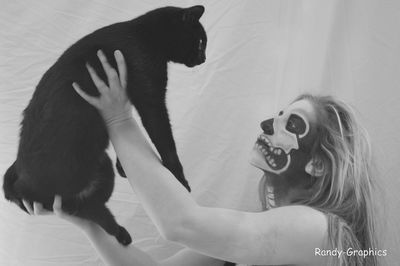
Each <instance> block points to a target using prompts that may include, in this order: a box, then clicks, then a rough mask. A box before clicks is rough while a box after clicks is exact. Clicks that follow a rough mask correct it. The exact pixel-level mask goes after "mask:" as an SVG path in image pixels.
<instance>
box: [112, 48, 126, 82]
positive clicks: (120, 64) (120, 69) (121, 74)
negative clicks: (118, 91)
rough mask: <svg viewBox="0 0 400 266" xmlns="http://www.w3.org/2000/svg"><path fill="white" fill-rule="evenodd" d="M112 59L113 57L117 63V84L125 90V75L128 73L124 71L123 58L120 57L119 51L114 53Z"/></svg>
mask: <svg viewBox="0 0 400 266" xmlns="http://www.w3.org/2000/svg"><path fill="white" fill-rule="evenodd" d="M114 57H115V61H117V66H118V73H119V82H120V83H121V86H122V88H123V89H126V84H127V81H128V74H127V72H128V71H127V69H126V62H125V58H124V56H123V55H122V53H121V51H120V50H117V51H115V52H114Z"/></svg>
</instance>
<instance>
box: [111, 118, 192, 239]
mask: <svg viewBox="0 0 400 266" xmlns="http://www.w3.org/2000/svg"><path fill="white" fill-rule="evenodd" d="M109 135H110V139H111V142H112V144H113V146H114V149H115V150H116V152H117V154H118V158H119V159H120V161H121V163H122V166H123V168H124V171H125V172H126V173H127V177H128V180H129V182H130V183H131V186H132V188H133V189H134V190H135V192H136V194H137V195H138V197H139V198H140V200H141V203H142V204H143V205H144V207H145V209H146V211H147V213H148V215H149V216H150V217H151V219H152V221H153V222H154V223H155V225H156V226H157V228H158V230H159V231H160V233H161V234H163V235H164V237H166V238H168V239H172V238H174V236H175V234H176V233H177V232H176V230H179V229H180V226H179V225H180V224H181V223H182V221H183V220H184V219H186V218H187V215H190V213H191V212H192V211H195V208H196V207H198V205H197V204H196V203H195V201H194V200H193V199H192V197H191V196H190V194H189V193H188V192H187V190H186V189H185V188H184V187H183V186H182V185H181V184H180V183H179V182H178V181H177V180H176V178H175V177H174V176H173V175H172V173H171V172H170V171H169V170H168V169H167V168H165V167H164V166H163V165H162V164H161V162H160V159H159V158H158V156H157V155H156V154H155V152H154V151H153V149H152V148H151V146H150V145H149V143H148V142H147V140H146V138H145V136H144V135H143V133H142V131H141V129H140V128H139V126H138V125H137V123H136V121H135V120H134V119H130V120H125V121H122V122H121V123H117V124H113V125H111V126H109Z"/></svg>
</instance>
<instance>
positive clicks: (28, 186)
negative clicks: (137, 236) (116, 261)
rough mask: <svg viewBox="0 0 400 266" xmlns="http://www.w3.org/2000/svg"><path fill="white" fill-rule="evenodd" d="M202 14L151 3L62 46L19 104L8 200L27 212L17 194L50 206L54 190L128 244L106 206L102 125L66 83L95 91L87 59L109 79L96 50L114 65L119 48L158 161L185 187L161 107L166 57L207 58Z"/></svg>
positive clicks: (108, 171) (108, 167)
mask: <svg viewBox="0 0 400 266" xmlns="http://www.w3.org/2000/svg"><path fill="white" fill-rule="evenodd" d="M203 12H204V7H203V6H193V7H190V8H177V7H165V8H160V9H156V10H153V11H150V12H148V13H146V14H144V15H142V16H140V17H138V18H136V19H133V20H130V21H126V22H121V23H116V24H113V25H110V26H107V27H104V28H102V29H99V30H97V31H95V32H93V33H92V34H90V35H87V36H85V37H84V38H82V39H81V40H79V41H78V42H77V43H75V44H74V45H72V46H71V47H70V48H69V49H67V50H66V51H65V52H64V53H63V54H62V55H61V57H60V58H59V59H58V60H57V62H56V63H55V64H54V65H53V66H52V67H51V68H50V69H49V70H48V71H47V72H46V73H45V74H44V76H43V77H42V79H41V80H40V82H39V84H38V86H37V87H36V90H35V92H34V94H33V97H32V99H31V101H30V103H29V105H28V106H27V108H26V109H25V110H24V118H23V121H22V124H21V125H22V127H21V132H20V143H19V148H18V155H17V159H16V161H15V162H14V163H13V165H12V166H11V167H10V168H9V169H8V170H7V172H6V174H5V176H4V184H3V189H4V193H5V197H6V199H8V200H10V201H13V202H15V203H16V204H17V205H19V207H20V208H21V209H23V210H24V211H26V209H25V208H24V206H23V204H22V199H26V200H28V201H30V202H32V201H37V202H41V203H43V205H44V207H45V208H47V209H50V210H52V206H51V205H52V202H53V199H54V195H55V194H58V195H61V196H62V198H63V203H62V204H63V209H64V211H66V212H68V213H71V214H74V215H76V216H79V217H82V218H86V219H88V220H91V221H94V222H96V223H98V224H99V225H100V226H101V227H103V228H104V229H105V231H107V232H108V233H109V234H111V235H113V236H115V237H116V238H117V240H118V241H119V242H120V243H121V244H123V245H128V244H129V243H131V241H132V240H131V237H130V235H129V233H128V232H127V231H126V230H125V228H123V227H122V226H120V225H118V224H117V222H116V221H115V219H114V217H113V215H112V214H111V212H110V211H109V210H108V208H107V207H106V206H105V203H106V202H107V201H108V199H109V197H110V196H111V193H112V191H113V187H114V171H113V167H112V163H111V160H110V158H109V157H108V155H107V154H106V152H105V149H106V148H107V146H108V143H109V138H108V134H107V130H106V126H105V124H104V122H103V120H102V118H101V116H100V114H99V113H98V111H97V110H96V109H95V108H94V107H93V106H91V105H90V104H89V103H87V102H86V101H85V100H83V99H82V98H81V97H80V96H79V95H78V94H77V93H76V92H75V91H74V89H73V87H72V85H71V84H72V82H77V83H79V84H80V85H82V88H83V89H85V90H86V92H87V93H89V94H91V95H95V96H98V95H99V93H98V91H97V89H96V87H95V86H94V84H93V82H92V80H91V79H90V76H89V74H88V72H87V70H86V68H85V63H86V62H89V64H90V65H91V66H93V67H94V69H95V70H96V71H97V73H98V74H99V75H100V77H101V78H102V79H103V80H105V81H106V80H107V79H106V75H105V73H104V70H103V69H102V67H101V64H100V61H99V60H98V58H97V56H96V52H97V51H98V50H99V49H101V50H102V51H103V52H104V53H105V55H106V56H107V58H108V60H109V62H110V64H111V65H112V66H113V67H114V68H116V69H117V65H116V62H115V59H114V56H113V52H114V51H115V50H120V51H122V54H123V55H124V57H125V60H126V63H127V69H128V82H127V84H128V85H127V93H128V97H129V99H130V101H131V102H132V104H133V105H134V106H135V107H136V109H137V111H138V113H139V115H140V117H141V119H142V122H143V125H144V127H145V129H146V130H147V132H148V134H149V136H150V138H151V140H152V141H153V143H154V145H155V147H156V148H157V150H158V152H159V154H160V156H161V159H162V161H163V164H164V165H165V166H166V167H167V168H168V169H169V170H170V171H171V172H172V173H173V174H174V175H175V177H176V178H177V179H178V180H179V181H180V182H181V183H182V184H183V185H184V186H185V187H186V188H187V189H188V190H189V191H190V187H189V185H188V183H187V181H186V179H185V177H184V174H183V170H182V166H181V163H180V161H179V158H178V156H177V153H176V147H175V142H174V139H173V136H172V132H171V127H170V123H169V118H168V113H167V108H166V105H165V93H166V86H167V62H169V61H172V62H176V63H182V64H185V65H186V66H188V67H193V66H196V65H199V64H202V63H203V62H204V61H205V48H206V43H207V37H206V33H205V31H204V29H203V27H202V25H201V24H200V22H199V19H200V17H201V16H202V14H203ZM117 167H118V170H119V172H120V174H121V175H125V174H124V173H123V169H122V168H121V166H120V165H119V164H118V165H117ZM143 178H146V177H143Z"/></svg>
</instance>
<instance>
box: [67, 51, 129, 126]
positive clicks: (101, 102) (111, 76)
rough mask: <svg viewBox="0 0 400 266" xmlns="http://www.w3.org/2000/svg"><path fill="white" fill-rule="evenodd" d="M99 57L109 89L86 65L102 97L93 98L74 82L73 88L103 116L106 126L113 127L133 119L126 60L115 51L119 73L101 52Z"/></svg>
mask: <svg viewBox="0 0 400 266" xmlns="http://www.w3.org/2000/svg"><path fill="white" fill-rule="evenodd" d="M97 56H98V57H99V59H100V62H101V64H102V66H103V68H104V71H105V73H106V75H107V79H108V84H109V87H108V86H107V85H106V83H105V82H104V81H103V80H102V79H101V78H100V77H99V76H98V75H97V74H96V72H95V70H94V69H93V68H92V67H91V66H90V65H89V64H86V68H87V69H88V71H89V74H90V77H91V78H92V80H93V82H94V84H95V85H96V87H97V89H98V91H99V93H100V96H99V97H93V96H90V95H88V94H87V93H85V92H84V91H83V90H82V89H81V88H80V86H79V85H78V84H77V83H76V82H74V83H72V86H73V87H74V89H75V91H76V92H77V93H78V94H79V95H80V96H81V97H82V98H83V99H85V100H86V101H87V102H88V103H90V104H91V105H93V106H94V107H96V108H97V109H98V110H99V111H100V113H101V115H102V116H103V119H104V121H105V122H106V124H107V125H108V126H109V125H112V124H116V123H119V122H122V121H125V120H128V119H131V118H132V106H131V104H130V102H129V99H128V97H127V95H126V84H127V69H126V63H125V59H124V57H123V55H122V53H121V52H120V51H118V50H117V51H115V52H114V56H115V60H116V62H117V65H118V72H119V75H118V72H117V71H116V70H115V69H114V68H112V67H111V65H110V64H109V63H108V61H107V58H106V56H105V55H104V53H103V52H102V51H101V50H99V51H98V52H97Z"/></svg>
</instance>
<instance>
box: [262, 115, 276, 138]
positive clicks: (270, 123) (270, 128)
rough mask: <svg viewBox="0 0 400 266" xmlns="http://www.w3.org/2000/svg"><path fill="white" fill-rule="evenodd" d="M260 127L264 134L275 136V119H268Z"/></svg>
mask: <svg viewBox="0 0 400 266" xmlns="http://www.w3.org/2000/svg"><path fill="white" fill-rule="evenodd" d="M260 127H261V129H262V130H264V133H265V134H267V135H273V134H274V119H273V118H271V119H268V120H265V121H262V122H261V124H260Z"/></svg>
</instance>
